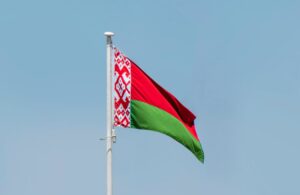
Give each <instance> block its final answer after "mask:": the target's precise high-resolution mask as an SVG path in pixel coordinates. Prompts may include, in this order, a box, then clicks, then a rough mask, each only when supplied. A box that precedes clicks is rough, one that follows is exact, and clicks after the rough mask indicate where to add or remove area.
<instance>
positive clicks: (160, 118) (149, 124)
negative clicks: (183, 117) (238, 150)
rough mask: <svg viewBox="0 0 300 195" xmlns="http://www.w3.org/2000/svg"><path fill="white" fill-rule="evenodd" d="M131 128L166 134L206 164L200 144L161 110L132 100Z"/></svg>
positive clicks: (179, 123)
mask: <svg viewBox="0 0 300 195" xmlns="http://www.w3.org/2000/svg"><path fill="white" fill-rule="evenodd" d="M131 128H137V129H148V130H154V131H157V132H161V133H163V134H166V135H168V136H170V137H172V138H173V139H175V140H176V141H178V142H179V143H181V144H183V145H184V146H185V147H186V148H187V149H189V150H190V151H191V152H192V153H193V154H194V155H195V156H196V157H197V158H198V159H199V160H200V161H201V162H204V153H203V150H202V147H201V144H200V142H199V141H198V140H196V139H195V138H194V137H193V136H192V135H191V134H190V132H189V131H188V130H187V129H186V128H185V126H184V125H183V124H182V123H181V122H180V121H179V120H178V119H176V118H175V117H174V116H172V115H171V114H169V113H168V112H166V111H164V110H162V109H160V108H157V107H155V106H152V105H150V104H147V103H144V102H141V101H138V100H132V101H131Z"/></svg>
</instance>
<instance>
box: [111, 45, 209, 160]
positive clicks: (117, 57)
mask: <svg viewBox="0 0 300 195" xmlns="http://www.w3.org/2000/svg"><path fill="white" fill-rule="evenodd" d="M195 118H196V117H195V115H194V114H193V113H192V112H191V111H189V110H188V109H187V108H186V107H185V106H184V105H182V104H181V103H180V102H179V101H178V100H177V99H176V97H175V96H173V95H172V94H171V93H169V92H168V91H167V90H165V89H164V88H162V87H161V86H160V85H159V84H157V83H156V82H155V81H154V80H153V79H152V78H150V77H149V76H148V75H147V74H146V73H145V72H144V71H143V70H142V69H141V68H140V67H138V66H137V65H136V64H135V63H134V62H133V61H132V60H130V59H129V58H127V57H126V56H125V55H124V54H122V53H121V52H120V51H119V50H118V49H117V48H114V126H121V127H127V128H136V129H146V130H153V131H157V132H160V133H163V134H165V135H168V136H170V137H171V138H173V139H175V140H176V141H177V142H179V143H181V144H182V145H184V146H185V147H186V148H187V149H189V150H190V151H191V152H192V153H193V154H194V155H195V156H196V157H197V158H198V159H199V160H200V161H201V162H204V153H203V150H202V146H201V144H200V141H199V138H198V135H197V132H196V129H195V125H194V120H195Z"/></svg>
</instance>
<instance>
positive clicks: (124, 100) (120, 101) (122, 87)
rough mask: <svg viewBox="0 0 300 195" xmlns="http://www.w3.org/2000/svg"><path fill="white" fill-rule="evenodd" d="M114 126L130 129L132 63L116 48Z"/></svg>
mask: <svg viewBox="0 0 300 195" xmlns="http://www.w3.org/2000/svg"><path fill="white" fill-rule="evenodd" d="M114 56H115V58H114V67H115V68H114V69H115V71H114V107H115V109H114V126H122V127H130V101H131V62H130V60H129V59H128V58H127V57H126V56H125V55H123V54H122V53H121V52H120V51H119V50H118V49H117V48H114Z"/></svg>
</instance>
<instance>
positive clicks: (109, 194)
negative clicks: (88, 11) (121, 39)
mask: <svg viewBox="0 0 300 195" xmlns="http://www.w3.org/2000/svg"><path fill="white" fill-rule="evenodd" d="M104 35H105V36H106V71H107V72H106V84H107V88H106V95H107V96H106V120H107V121H106V131H107V133H106V157H107V162H106V166H107V171H106V179H107V183H106V188H107V195H112V143H113V139H112V136H113V135H112V131H113V130H112V128H113V120H112V114H113V113H112V108H113V107H112V106H113V104H112V64H111V56H112V54H111V53H112V36H113V35H114V33H112V32H105V33H104Z"/></svg>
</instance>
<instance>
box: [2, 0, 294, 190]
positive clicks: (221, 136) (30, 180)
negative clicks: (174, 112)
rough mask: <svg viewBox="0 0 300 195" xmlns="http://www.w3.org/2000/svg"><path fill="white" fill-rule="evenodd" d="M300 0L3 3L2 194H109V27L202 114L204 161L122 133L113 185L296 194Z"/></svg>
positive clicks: (142, 134) (151, 136) (164, 142)
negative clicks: (107, 77) (107, 66)
mask: <svg viewBox="0 0 300 195" xmlns="http://www.w3.org/2000/svg"><path fill="white" fill-rule="evenodd" d="M299 10H300V2H299V1H293V0H290V1H282V0H278V1H270V0H269V1H268V0H265V1H258V0H253V1H238V0H230V1H220V0H219V1H209V2H208V1H196V0H185V1H183V0H174V1H164V0H160V1H137V0H127V1H121V0H114V1H102V0H97V1H96V0H85V1H82V0H72V1H71V0H52V1H38V0H27V1H20V0H1V2H0V194H1V195H2V194H3V195H19V194H22V195H40V194H43V195H53V194H55V195H67V194H72V195H79V194H93V195H100V194H101V195H102V194H105V192H106V189H105V182H106V180H105V179H106V177H105V176H106V174H105V171H106V166H105V163H106V159H105V142H103V141H98V140H97V139H99V138H101V137H104V136H105V134H106V131H105V127H106V125H105V116H106V113H105V111H106V110H105V107H106V100H105V98H106V67H105V66H106V65H105V61H106V59H105V37H104V35H103V33H104V32H105V31H113V32H114V33H115V36H114V38H113V42H114V44H115V45H116V46H118V47H119V48H120V49H121V50H122V51H123V52H124V53H125V54H126V55H127V56H128V57H129V58H131V59H132V60H134V61H135V62H136V63H137V64H138V65H139V66H140V67H141V68H143V70H144V71H145V72H147V73H148V74H149V75H150V76H151V77H152V78H153V79H154V80H156V81H157V82H158V83H159V84H161V85H162V86H163V87H164V88H166V89H167V90H168V91H170V92H171V93H173V94H174V95H175V96H176V97H177V98H178V99H179V100H180V101H181V102H182V103H183V104H184V105H186V106H187V107H188V108H189V109H190V110H191V111H193V112H194V113H195V115H196V116H197V119H196V127H197V130H198V135H199V137H200V140H201V143H202V146H203V149H204V152H205V157H206V159H205V163H204V164H201V163H199V161H198V160H197V159H196V158H195V157H194V156H193V154H192V153H191V152H189V151H188V150H186V149H185V148H184V147H183V146H182V145H180V144H178V143H176V142H175V141H173V140H172V139H170V138H169V137H167V136H165V135H162V134H158V133H155V132H152V131H140V130H135V129H122V128H118V129H117V130H116V131H117V132H116V133H117V144H114V146H113V147H114V151H113V180H114V183H113V185H114V194H115V195H121V194H127V195H129V194H130V195H140V194H143V195H153V194H172V195H181V194H197V195H202V194H203V195H206V194H210V195H211V194H218V195H219V194H222V195H253V194H255V195H282V194H291V195H293V194H300V188H299V184H298V183H299V180H300V178H299V177H300V176H299V175H300V169H299V164H300V157H299V148H300V142H299V137H300V124H299V119H300V87H299V84H300V36H299V35H300V26H299V18H300V12H299Z"/></svg>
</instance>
